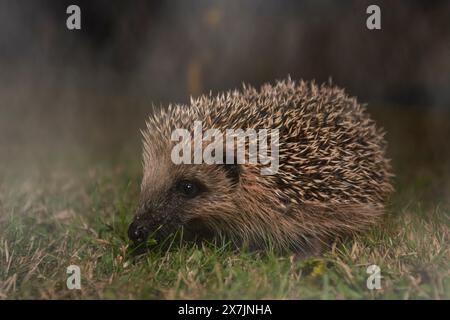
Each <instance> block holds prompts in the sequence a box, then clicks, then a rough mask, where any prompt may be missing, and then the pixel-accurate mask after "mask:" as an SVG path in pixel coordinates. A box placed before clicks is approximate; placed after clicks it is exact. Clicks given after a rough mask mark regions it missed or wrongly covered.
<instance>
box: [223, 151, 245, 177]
mask: <svg viewBox="0 0 450 320" xmlns="http://www.w3.org/2000/svg"><path fill="white" fill-rule="evenodd" d="M233 158H234V159H233V161H230V159H228V160H229V161H227V156H226V152H224V154H223V162H222V163H223V164H222V167H223V169H224V170H225V174H226V175H227V177H228V178H229V179H230V180H231V181H232V182H233V184H237V183H238V182H239V177H240V175H241V168H240V165H239V164H237V158H236V155H233Z"/></svg>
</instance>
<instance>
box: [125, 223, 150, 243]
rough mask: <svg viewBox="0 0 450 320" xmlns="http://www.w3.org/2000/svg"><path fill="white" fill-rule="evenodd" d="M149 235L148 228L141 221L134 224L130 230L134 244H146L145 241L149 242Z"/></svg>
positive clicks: (130, 236)
mask: <svg viewBox="0 0 450 320" xmlns="http://www.w3.org/2000/svg"><path fill="white" fill-rule="evenodd" d="M148 235H149V230H148V228H147V227H146V226H144V225H143V224H141V223H140V222H139V221H134V222H132V223H131V224H130V226H129V228H128V237H129V238H130V240H131V241H133V242H134V243H142V242H144V241H145V240H147V237H148Z"/></svg>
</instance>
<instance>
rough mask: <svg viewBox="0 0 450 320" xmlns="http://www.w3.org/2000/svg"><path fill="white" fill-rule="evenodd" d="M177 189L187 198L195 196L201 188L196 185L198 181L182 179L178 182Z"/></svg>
mask: <svg viewBox="0 0 450 320" xmlns="http://www.w3.org/2000/svg"><path fill="white" fill-rule="evenodd" d="M177 189H178V190H179V191H180V192H181V193H183V194H184V195H185V196H186V197H189V198H194V197H196V196H197V195H198V194H199V193H200V191H201V188H200V186H199V185H198V183H196V182H194V181H188V180H182V181H180V182H178V185H177Z"/></svg>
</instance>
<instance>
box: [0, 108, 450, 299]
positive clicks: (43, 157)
mask: <svg viewBox="0 0 450 320" xmlns="http://www.w3.org/2000/svg"><path fill="white" fill-rule="evenodd" d="M387 110H389V111H387ZM374 114H375V117H376V118H377V120H378V121H379V122H380V123H381V124H382V125H383V126H384V127H385V128H386V129H387V131H388V136H387V138H388V140H389V143H390V149H389V154H390V156H391V157H392V158H393V164H394V168H395V171H396V178H395V181H394V184H395V187H396V193H395V194H394V195H393V197H392V199H390V201H389V203H388V207H387V215H386V218H385V220H384V221H383V224H382V225H380V226H379V227H377V228H375V229H373V230H371V231H370V232H369V233H368V234H364V235H360V236H358V237H356V238H354V239H345V240H342V241H336V242H335V243H334V244H333V246H332V249H331V250H330V251H328V252H327V253H326V254H325V255H324V256H323V257H320V258H311V259H308V260H305V261H297V260H295V259H294V256H293V255H284V256H280V255H276V254H274V253H273V252H271V251H270V250H268V251H265V252H248V251H239V252H238V251H236V250H234V249H232V248H231V247H230V246H229V245H227V244H213V243H204V244H199V245H194V244H184V243H179V242H177V241H172V242H171V243H170V245H169V246H168V247H165V248H156V249H155V250H153V251H151V252H147V253H145V254H135V253H134V252H133V251H132V250H131V249H130V246H129V242H128V239H127V236H126V231H127V227H128V224H129V223H130V221H131V219H132V215H133V211H134V206H135V205H136V204H137V199H138V196H139V183H140V181H139V180H140V169H141V168H140V165H141V164H140V163H141V158H140V154H139V148H140V146H139V139H138V138H139V136H138V133H137V132H138V128H137V127H136V128H135V130H132V131H130V132H134V133H132V134H130V135H128V136H127V139H129V141H131V142H130V143H129V144H125V145H126V146H127V147H125V148H123V145H124V144H123V143H122V144H118V145H117V147H116V148H115V147H114V144H110V145H108V146H107V147H104V148H102V147H97V146H96V145H95V141H96V140H95V138H93V139H92V140H93V141H94V143H93V141H87V140H81V141H80V140H77V144H69V143H67V141H66V140H64V141H59V142H53V141H52V142H51V143H48V140H46V139H41V141H40V142H42V141H44V140H45V141H46V143H38V142H35V141H32V142H30V143H29V144H25V143H22V144H18V145H15V146H9V147H8V148H9V149H8V151H5V150H6V149H3V153H2V159H1V160H2V161H1V162H0V163H1V165H0V299H71V298H77V299H97V298H100V299H177V298H182V299H184V298H186V299H197V298H198V299H201V298H203V299H310V298H313V299H450V229H449V225H450V224H449V222H450V221H449V220H450V219H449V218H450V201H449V199H450V182H449V177H450V152H449V146H448V141H447V140H448V138H449V137H450V130H449V125H448V119H450V118H449V117H448V115H447V114H446V116H445V117H444V116H441V115H438V116H436V115H435V114H430V113H427V114H426V115H424V114H421V111H420V110H416V111H413V112H409V111H408V112H406V111H405V110H401V109H397V108H391V109H387V108H386V110H385V109H382V110H375V111H374ZM118 130H119V131H120V129H118ZM88 145H89V146H88ZM373 264H375V265H377V266H379V267H380V270H381V276H382V278H381V288H380V289H378V290H377V289H374V290H369V289H368V288H367V285H366V281H367V278H368V276H369V274H367V272H366V269H367V267H368V266H369V265H373ZM69 265H78V266H79V267H80V269H81V284H82V288H81V290H68V289H67V287H66V279H67V276H68V275H67V274H66V268H67V267H68V266H69Z"/></svg>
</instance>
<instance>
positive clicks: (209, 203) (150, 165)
mask: <svg viewBox="0 0 450 320" xmlns="http://www.w3.org/2000/svg"><path fill="white" fill-rule="evenodd" d="M164 154H166V153H165V152H162V153H160V154H159V155H158V156H157V157H155V158H154V159H150V160H148V161H146V163H145V165H144V175H143V181H142V186H141V197H140V203H139V206H138V209H137V211H136V214H135V218H134V221H133V223H132V224H131V225H130V227H129V230H128V235H129V237H130V239H131V240H133V241H134V242H135V243H142V242H143V241H145V240H146V239H147V238H148V237H151V238H153V239H156V240H158V241H161V240H164V239H165V238H167V236H168V235H170V234H171V233H174V232H176V231H178V230H179V229H181V228H180V227H183V238H184V239H194V238H196V239H203V238H210V237H213V236H214V232H213V229H214V228H213V227H214V226H217V225H218V224H221V223H223V221H224V218H225V217H226V216H227V215H228V214H231V213H232V212H236V211H237V210H238V208H237V207H236V205H235V202H234V199H235V195H236V192H237V188H238V185H239V184H238V182H239V170H238V168H237V167H236V166H234V165H206V164H200V165H185V164H181V165H176V164H173V163H172V162H171V161H170V158H169V159H167V157H164V156H163V155H164Z"/></svg>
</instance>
